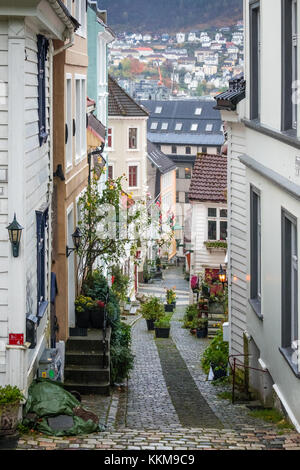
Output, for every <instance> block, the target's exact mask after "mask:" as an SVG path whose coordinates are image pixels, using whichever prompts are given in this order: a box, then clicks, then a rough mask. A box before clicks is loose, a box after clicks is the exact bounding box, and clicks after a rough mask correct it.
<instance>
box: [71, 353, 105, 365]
mask: <svg viewBox="0 0 300 470" xmlns="http://www.w3.org/2000/svg"><path fill="white" fill-rule="evenodd" d="M109 356H110V354H109V351H108V352H107V353H106V354H105V364H106V365H108V364H109ZM76 364H77V365H91V366H99V365H101V366H102V364H103V354H102V352H101V351H99V352H94V353H93V354H90V353H86V352H85V351H67V352H66V354H65V365H66V366H68V365H76Z"/></svg>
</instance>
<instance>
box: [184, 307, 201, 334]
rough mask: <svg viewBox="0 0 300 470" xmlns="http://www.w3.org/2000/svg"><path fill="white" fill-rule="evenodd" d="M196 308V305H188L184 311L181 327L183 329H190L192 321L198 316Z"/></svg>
mask: <svg viewBox="0 0 300 470" xmlns="http://www.w3.org/2000/svg"><path fill="white" fill-rule="evenodd" d="M198 313H199V312H198V307H197V304H192V305H189V306H188V307H187V308H186V310H185V315H184V317H183V326H184V328H189V329H190V328H191V327H192V323H193V322H194V319H195V318H196V317H197V315H198Z"/></svg>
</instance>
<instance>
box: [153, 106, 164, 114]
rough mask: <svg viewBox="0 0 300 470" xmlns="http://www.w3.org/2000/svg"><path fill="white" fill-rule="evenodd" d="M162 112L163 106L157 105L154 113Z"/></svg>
mask: <svg viewBox="0 0 300 470" xmlns="http://www.w3.org/2000/svg"><path fill="white" fill-rule="evenodd" d="M161 112H162V106H156V108H155V111H154V113H155V114H161Z"/></svg>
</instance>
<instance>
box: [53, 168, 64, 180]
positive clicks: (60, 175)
mask: <svg viewBox="0 0 300 470" xmlns="http://www.w3.org/2000/svg"><path fill="white" fill-rule="evenodd" d="M53 176H57V177H58V178H59V179H60V180H61V181H65V179H66V178H65V175H64V172H63V168H62V165H60V164H59V165H57V167H56V172H55V173H53Z"/></svg>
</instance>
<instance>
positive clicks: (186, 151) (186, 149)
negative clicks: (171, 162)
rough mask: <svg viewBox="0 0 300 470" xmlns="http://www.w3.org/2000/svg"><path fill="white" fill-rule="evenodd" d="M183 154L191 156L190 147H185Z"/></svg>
mask: <svg viewBox="0 0 300 470" xmlns="http://www.w3.org/2000/svg"><path fill="white" fill-rule="evenodd" d="M185 153H186V155H191V153H192V149H191V147H185Z"/></svg>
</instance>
